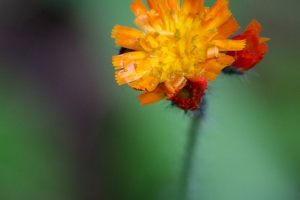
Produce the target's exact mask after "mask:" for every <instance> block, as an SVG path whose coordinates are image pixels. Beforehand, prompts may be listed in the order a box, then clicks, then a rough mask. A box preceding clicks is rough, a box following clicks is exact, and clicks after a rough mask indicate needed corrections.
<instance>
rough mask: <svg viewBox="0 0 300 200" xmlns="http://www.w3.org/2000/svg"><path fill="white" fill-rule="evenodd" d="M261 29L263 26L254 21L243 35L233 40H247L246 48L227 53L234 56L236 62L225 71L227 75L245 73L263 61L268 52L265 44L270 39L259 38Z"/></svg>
mask: <svg viewBox="0 0 300 200" xmlns="http://www.w3.org/2000/svg"><path fill="white" fill-rule="evenodd" d="M261 28H262V27H261V25H260V24H259V23H258V22H257V21H256V20H252V22H251V23H250V24H249V25H248V27H247V28H246V30H245V31H244V32H243V33H242V34H239V35H237V36H235V37H233V38H232V39H233V40H242V39H245V40H246V46H245V48H244V49H243V50H241V51H230V52H228V53H227V55H231V56H233V57H234V58H235V61H234V63H232V65H231V67H227V68H225V69H224V70H225V73H226V72H228V73H230V70H231V72H232V73H234V72H236V73H243V72H244V71H247V70H249V69H251V68H252V67H254V66H255V65H256V64H257V63H259V62H260V61H261V60H262V59H263V57H264V54H265V53H266V52H267V50H268V48H267V45H266V43H265V42H266V41H267V40H269V39H268V38H265V37H262V38H260V37H259V36H258V35H259V33H260V31H261Z"/></svg>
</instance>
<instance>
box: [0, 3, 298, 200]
mask: <svg viewBox="0 0 300 200" xmlns="http://www.w3.org/2000/svg"><path fill="white" fill-rule="evenodd" d="M0 3H1V5H0V7H1V8H0V11H1V12H0V13H1V20H0V22H1V24H0V27H1V29H0V45H1V46H0V51H1V53H0V199H3V200H19V199H20V200H21V199H22V200H23V199H25V200H27V199H28V200H29V199H31V200H35V199H36V200H40V199H43V200H48V199H49V200H52V199H55V200H57V199H58V200H69V199H70V200H71V199H103V200H106V199H120V200H121V199H130V200H131V199H132V200H135V199H137V200H141V199H143V200H162V199H167V200H168V199H177V198H178V196H177V195H178V187H179V185H180V176H181V172H182V165H183V158H184V152H185V149H186V144H187V143H186V142H187V138H188V130H189V126H190V125H191V121H192V119H191V118H190V117H189V116H187V115H185V114H184V113H183V112H182V111H181V110H178V109H176V108H173V107H171V106H170V105H169V102H167V101H162V102H159V103H157V104H154V105H149V106H145V107H141V106H140V105H139V101H138V99H137V98H136V96H137V95H138V94H139V92H137V91H134V90H132V89H130V88H129V87H128V86H126V85H124V86H118V85H117V84H116V82H115V80H114V68H113V67H112V64H111V56H112V55H116V54H117V53H118V48H117V47H115V45H114V40H113V39H111V38H110V33H111V30H112V28H113V26H114V25H116V24H119V25H125V26H132V27H133V26H134V25H133V19H134V16H133V14H132V13H131V11H130V9H129V5H130V3H131V0H111V1H104V0H88V1H84V0H77V1H71V0H69V1H67V0H65V1H62V0H56V1H55V0H47V1H38V0H36V1H34V0H31V1H27V2H23V1H17V0H12V1H8V2H7V1H1V2H0ZM212 4H213V1H208V0H207V1H205V5H206V6H211V5H212ZM299 5H300V3H299V2H298V1H292V0H287V1H279V0H253V1H246V0H231V1H230V10H231V11H232V13H233V16H234V17H235V18H236V20H237V21H238V23H239V25H240V26H241V27H242V28H241V31H242V30H243V29H244V28H246V26H247V25H248V23H249V22H250V21H251V20H252V19H253V18H255V19H256V20H258V21H259V22H260V23H261V25H262V26H263V30H262V32H261V36H264V37H269V38H271V40H270V41H268V42H267V44H268V47H269V51H268V53H267V54H266V55H265V58H264V59H263V61H262V62H260V63H259V64H258V65H257V66H256V67H255V69H253V70H251V71H249V72H247V74H245V75H244V76H225V75H220V76H219V77H218V78H217V80H216V81H215V82H213V83H211V84H210V86H209V88H210V89H209V91H208V92H207V98H208V110H207V113H206V116H205V119H203V121H202V126H201V133H200V137H199V138H198V140H197V141H196V144H197V148H196V154H195V156H194V158H193V160H194V163H193V166H192V170H191V173H192V178H191V180H190V183H191V185H190V188H189V196H190V199H195V200H198V199H203V200H258V199H259V200H260V199H261V200H283V199H285V200H286V199H288V200H293V199H295V200H296V199H299V198H300V190H299V186H300V170H299V169H300V125H299V124H300V122H299V117H300V116H299V113H300V106H299V103H298V102H299V100H300V93H299V89H298V88H299V84H300V79H299V73H298V72H299V70H298V67H299V58H300V56H299V55H298V54H299V50H298V48H299V39H298V37H299V32H300V25H299V24H300V21H299V20H300V18H299V11H298V7H299Z"/></svg>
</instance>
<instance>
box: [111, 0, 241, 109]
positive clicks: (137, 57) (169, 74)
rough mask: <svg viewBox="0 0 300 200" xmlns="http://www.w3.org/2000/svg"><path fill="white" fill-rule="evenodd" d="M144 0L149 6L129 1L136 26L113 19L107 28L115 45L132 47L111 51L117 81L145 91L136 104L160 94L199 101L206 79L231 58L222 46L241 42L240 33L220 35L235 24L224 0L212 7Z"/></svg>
mask: <svg viewBox="0 0 300 200" xmlns="http://www.w3.org/2000/svg"><path fill="white" fill-rule="evenodd" d="M147 3H148V5H149V8H150V9H147V8H146V7H145V5H144V4H143V3H142V1H141V0H134V2H133V3H132V4H131V6H130V7H131V10H132V12H133V13H134V14H135V16H136V19H135V20H134V23H135V24H136V25H137V26H138V27H139V28H140V29H141V30H137V29H133V28H129V27H124V26H119V25H116V26H115V27H114V29H113V30H112V37H113V38H115V41H116V45H117V46H121V47H124V48H127V49H131V50H133V51H131V52H127V53H123V54H121V55H116V56H113V57H112V60H113V61H112V62H113V65H114V66H115V69H116V70H117V71H116V75H115V77H116V80H117V83H118V84H120V85H121V84H128V85H129V86H131V87H132V88H134V89H136V90H141V91H145V93H143V94H141V95H139V99H140V101H141V104H142V105H145V104H150V103H155V102H157V101H160V100H162V99H164V98H165V97H167V99H168V100H172V101H173V103H174V102H176V103H175V104H177V105H179V103H178V102H181V101H182V102H183V100H184V99H194V100H193V101H195V102H197V104H199V102H200V100H201V97H202V95H203V91H204V89H206V88H207V81H213V80H214V79H215V78H216V77H217V76H218V74H219V73H220V72H221V71H222V69H223V68H224V67H226V66H229V65H231V64H232V63H233V62H234V57H233V56H232V55H226V54H225V53H222V52H228V51H234V52H235V51H240V50H242V49H243V48H244V46H245V40H244V39H241V40H228V39H226V38H227V37H229V36H230V35H231V34H233V33H234V32H235V31H237V30H238V29H239V26H238V24H237V23H236V21H235V19H234V18H233V17H232V16H231V12H230V11H229V10H228V2H227V0H217V2H216V3H215V4H214V5H213V6H212V8H208V7H204V6H203V3H204V0H183V2H182V5H181V6H180V1H179V0H147ZM199 83H201V84H200V85H199ZM203 83H206V84H203ZM204 85H205V87H204ZM194 90H195V91H196V92H195V93H193V92H192V91H194ZM195 96H196V97H195ZM199 97H200V98H199ZM178 99H179V100H178ZM195 99H196V100H195ZM190 101H191V100H190ZM183 104H184V105H185V106H179V107H181V108H183V109H191V110H192V109H194V107H193V105H194V103H191V104H187V103H183ZM180 105H181V104H180Z"/></svg>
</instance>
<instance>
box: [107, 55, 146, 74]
mask: <svg viewBox="0 0 300 200" xmlns="http://www.w3.org/2000/svg"><path fill="white" fill-rule="evenodd" d="M146 56H147V54H146V52H144V51H133V52H129V53H124V54H121V55H116V56H112V64H113V66H115V69H122V68H124V69H126V70H130V69H131V68H135V66H136V65H138V64H140V63H142V62H143V60H144V58H146ZM131 70H132V69H131Z"/></svg>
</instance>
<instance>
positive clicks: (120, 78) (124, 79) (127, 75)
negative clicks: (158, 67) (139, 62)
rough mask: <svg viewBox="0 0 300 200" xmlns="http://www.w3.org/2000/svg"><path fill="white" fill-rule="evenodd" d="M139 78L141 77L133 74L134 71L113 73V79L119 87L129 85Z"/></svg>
mask: <svg viewBox="0 0 300 200" xmlns="http://www.w3.org/2000/svg"><path fill="white" fill-rule="evenodd" d="M140 77H141V75H139V74H137V73H135V72H134V71H125V70H120V71H117V72H116V73H115V78H116V81H117V83H118V84H119V85H122V84H125V83H130V82H132V81H135V80H137V79H139V78H140Z"/></svg>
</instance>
